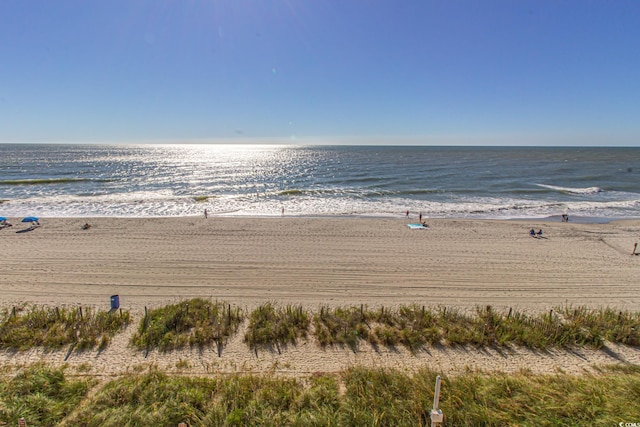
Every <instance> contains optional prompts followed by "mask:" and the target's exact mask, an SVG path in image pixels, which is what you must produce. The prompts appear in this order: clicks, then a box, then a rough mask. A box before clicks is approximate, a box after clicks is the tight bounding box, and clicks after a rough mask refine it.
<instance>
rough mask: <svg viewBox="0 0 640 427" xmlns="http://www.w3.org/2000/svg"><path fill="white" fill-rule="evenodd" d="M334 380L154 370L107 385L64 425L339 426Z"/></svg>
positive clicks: (316, 377) (320, 377) (336, 391)
mask: <svg viewBox="0 0 640 427" xmlns="http://www.w3.org/2000/svg"><path fill="white" fill-rule="evenodd" d="M339 408H340V398H339V391H338V382H337V380H336V379H335V378H334V377H330V376H314V377H312V378H310V379H308V380H299V379H295V378H282V377H276V376H270V375H266V376H260V375H237V376H231V377H225V376H221V377H217V378H195V377H185V376H169V375H167V374H165V373H162V372H160V371H157V370H151V371H149V372H147V373H144V374H138V375H134V376H128V377H123V378H120V379H116V380H114V381H111V382H109V383H107V384H106V385H105V386H104V387H103V388H102V389H101V390H99V391H98V392H97V393H96V394H95V395H94V396H93V397H92V398H91V399H90V400H89V401H88V402H86V404H85V405H83V406H82V407H81V408H80V409H79V410H78V411H77V412H76V413H75V414H74V415H73V416H72V417H70V418H69V419H68V423H67V424H68V425H83V426H89V427H91V426H122V425H145V426H146V425H162V426H165V425H166V426H168V425H178V423H181V422H184V423H187V425H190V426H214V425H215V426H246V425H255V426H261V425H262V426H271V425H339V422H338V421H339V419H338V416H339Z"/></svg>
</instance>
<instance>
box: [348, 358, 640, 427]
mask: <svg viewBox="0 0 640 427" xmlns="http://www.w3.org/2000/svg"><path fill="white" fill-rule="evenodd" d="M342 378H343V381H344V384H345V387H346V393H345V395H344V397H343V399H342V400H341V403H342V406H341V421H342V423H343V424H344V425H394V426H419V425H429V424H430V418H429V411H430V409H431V408H432V406H433V394H434V385H435V379H436V373H435V372H433V371H430V370H422V371H420V372H417V373H415V374H407V373H404V372H400V371H397V370H387V369H370V368H364V367H356V368H352V369H350V370H348V371H346V372H345V373H343V375H342ZM627 391H628V392H627ZM639 397H640V372H638V370H637V369H635V370H627V371H618V372H616V371H612V372H605V373H603V374H597V375H592V374H584V375H579V376H573V375H569V374H563V373H558V374H549V375H534V374H531V373H528V372H519V373H515V374H505V373H482V372H474V371H468V372H466V373H463V374H461V375H456V376H450V377H447V376H443V378H442V388H441V395H440V405H439V406H440V409H441V410H442V411H443V413H444V414H445V425H455V426H477V425H495V426H499V425H500V426H501V425H618V423H619V422H620V421H621V420H627V419H632V418H633V417H634V416H636V414H638V413H640V412H638V411H640V401H639V400H638V398H639Z"/></svg>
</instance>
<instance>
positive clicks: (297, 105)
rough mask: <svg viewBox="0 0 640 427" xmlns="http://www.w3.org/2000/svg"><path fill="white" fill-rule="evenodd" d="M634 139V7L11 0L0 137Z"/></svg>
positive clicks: (0, 15) (3, 39)
mask: <svg viewBox="0 0 640 427" xmlns="http://www.w3.org/2000/svg"><path fill="white" fill-rule="evenodd" d="M53 141H55V142H147V141H149V142H182V141H184V142H208V141H211V142H260V141H266V142H278V143H281V142H291V141H293V142H296V143H304V142H311V143H341V142H342V143H417V144H440V145H442V144H482V145H501V144H508V145H518V144H528V145H531V144H533V145H548V144H555V145H612V146H613V145H640V2H639V1H637V0H629V1H625V0H618V1H604V0H601V1H590V0H582V1H562V0H554V1H520V0H505V1H490V0H489V1H480V0H473V1H472V0H469V1H455V0H451V1H449V0H447V1H443V0H437V1H431V0H422V1H417V0H416V1H402V0H398V1H382V0H381V1H372V0H346V1H345V0H339V1H338V0H336V1H333V0H331V1H323V0H304V1H303V0H252V1H249V0H144V1H142V0H109V1H86V0H75V1H71V0H56V1H51V0H29V1H3V2H1V3H0V142H53Z"/></svg>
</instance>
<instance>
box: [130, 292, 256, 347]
mask: <svg viewBox="0 0 640 427" xmlns="http://www.w3.org/2000/svg"><path fill="white" fill-rule="evenodd" d="M243 321H244V313H243V312H242V310H241V309H240V308H237V307H236V308H232V307H231V305H230V304H225V303H222V302H211V301H207V300H204V299H202V298H194V299H191V300H188V301H182V302H179V303H177V304H171V305H167V306H164V307H161V308H157V309H154V310H150V311H149V312H148V313H147V315H146V316H145V317H144V318H143V319H142V320H141V321H140V325H139V327H138V331H137V332H136V333H135V334H134V336H133V337H132V344H133V345H134V346H135V347H136V348H138V349H140V350H144V349H147V350H148V349H159V350H160V351H169V350H174V349H180V348H185V347H188V346H190V347H194V346H195V347H200V348H202V347H204V346H208V345H212V344H213V343H214V342H215V343H216V344H217V345H218V349H219V351H220V349H221V348H222V347H223V346H224V344H225V343H226V341H227V339H228V338H229V337H230V336H231V335H232V334H234V333H236V332H237V330H238V328H239V326H240V324H241V323H242V322H243Z"/></svg>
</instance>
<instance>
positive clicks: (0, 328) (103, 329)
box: [0, 306, 130, 350]
mask: <svg viewBox="0 0 640 427" xmlns="http://www.w3.org/2000/svg"><path fill="white" fill-rule="evenodd" d="M0 319H1V320H0V348H2V349H12V350H26V349H29V348H33V347H44V348H45V349H48V350H56V349H60V348H61V347H63V346H66V345H69V344H75V347H74V348H75V349H76V350H87V349H93V348H96V347H98V348H99V349H104V348H105V347H106V346H107V345H108V344H109V342H110V340H111V338H112V337H113V336H114V335H115V334H116V333H118V332H121V331H123V330H124V329H125V328H126V327H127V325H128V324H129V321H130V314H129V312H128V311H123V310H119V311H113V312H110V311H99V310H95V309H92V308H90V307H86V308H82V307H61V308H60V307H38V306H31V307H27V306H24V307H14V308H12V309H11V310H9V309H8V308H5V309H4V311H3V312H2V314H1V315H0Z"/></svg>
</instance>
